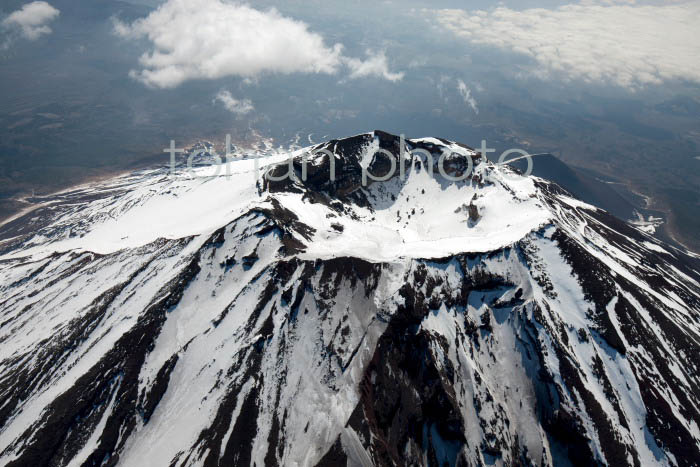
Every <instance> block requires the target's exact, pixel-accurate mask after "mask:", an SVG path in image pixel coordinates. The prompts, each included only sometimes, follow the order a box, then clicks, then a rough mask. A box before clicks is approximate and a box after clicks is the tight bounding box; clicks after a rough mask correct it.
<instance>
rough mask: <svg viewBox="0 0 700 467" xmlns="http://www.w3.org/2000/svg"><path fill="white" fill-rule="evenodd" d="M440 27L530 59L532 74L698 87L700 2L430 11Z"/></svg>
mask: <svg viewBox="0 0 700 467" xmlns="http://www.w3.org/2000/svg"><path fill="white" fill-rule="evenodd" d="M435 13H436V15H437V19H438V21H439V22H440V24H441V25H442V26H443V27H445V28H447V29H448V30H450V31H452V32H454V33H455V34H457V35H458V36H459V37H462V38H464V39H466V40H467V41H469V42H470V43H473V44H485V45H491V46H496V47H499V48H501V49H504V50H509V51H512V52H515V53H518V54H521V55H525V56H528V57H531V58H532V59H533V60H534V61H535V62H536V64H537V67H536V68H535V69H533V70H532V72H533V74H536V75H539V76H542V77H551V76H553V75H560V76H563V77H565V78H567V79H581V80H583V81H586V82H613V83H617V84H619V85H621V86H624V87H628V88H638V87H641V86H644V85H648V84H659V83H662V82H663V81H665V80H688V81H693V82H700V42H699V41H698V31H700V2H697V1H694V2H689V3H680V4H661V5H634V4H615V3H614V2H609V3H607V4H596V3H581V4H571V5H564V6H561V7H559V8H556V9H544V8H533V9H527V10H523V11H516V10H512V9H510V8H506V7H498V8H495V9H493V10H490V11H465V10H437V11H436V12H435Z"/></svg>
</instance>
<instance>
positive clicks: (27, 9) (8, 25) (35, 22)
mask: <svg viewBox="0 0 700 467" xmlns="http://www.w3.org/2000/svg"><path fill="white" fill-rule="evenodd" d="M59 14H60V11H59V10H57V9H56V8H54V7H52V6H51V5H50V4H48V3H46V2H31V3H27V4H26V5H23V6H22V8H20V9H19V10H16V11H13V12H12V13H10V15H9V16H8V17H7V18H5V19H4V20H3V21H2V26H3V29H16V30H18V31H19V33H20V35H21V36H22V37H24V38H25V39H28V40H30V41H34V40H37V39H38V38H39V37H41V36H43V35H45V34H50V33H51V28H50V27H49V26H48V23H50V22H51V21H53V20H55V19H56V18H57V17H58V15H59Z"/></svg>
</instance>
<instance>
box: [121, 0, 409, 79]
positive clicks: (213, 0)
mask: <svg viewBox="0 0 700 467" xmlns="http://www.w3.org/2000/svg"><path fill="white" fill-rule="evenodd" d="M115 32H116V33H117V34H118V35H120V36H122V37H126V38H144V37H145V38H146V39H148V40H149V41H150V42H151V44H152V50H150V51H148V52H146V53H144V54H143V55H142V56H141V58H140V63H141V66H142V67H143V69H141V70H138V71H132V72H131V75H132V77H134V78H136V79H138V80H140V81H142V82H143V83H145V84H147V85H149V86H154V87H160V88H172V87H176V86H178V85H180V84H182V83H183V82H185V81H188V80H192V79H218V78H222V77H226V76H240V77H243V78H255V77H256V76H258V75H260V74H263V73H283V74H289V73H326V74H335V73H337V72H338V70H339V69H340V68H341V67H343V66H346V67H348V68H349V69H350V72H351V74H354V75H355V77H360V76H370V75H374V76H382V77H384V78H386V79H392V80H395V79H396V77H397V75H396V74H393V73H390V72H389V71H388V69H387V68H386V58H385V57H384V58H383V61H382V57H383V55H377V56H372V57H370V59H369V64H368V65H365V64H364V63H365V62H362V61H360V60H356V59H351V58H347V57H344V56H343V54H342V51H343V46H342V44H334V45H332V46H329V45H326V43H325V41H324V39H323V37H322V36H321V35H319V34H317V33H314V32H311V31H310V30H309V28H308V26H307V25H306V24H305V23H303V22H301V21H297V20H294V19H291V18H287V17H284V16H282V15H281V14H280V13H279V12H277V11H276V10H274V9H272V10H268V11H260V10H256V9H254V8H251V7H249V6H247V5H240V4H234V3H230V2H229V1H227V0H168V1H166V2H165V3H164V4H162V5H161V6H160V7H159V8H158V9H157V10H155V11H154V12H152V13H151V14H149V15H148V16H146V17H145V18H141V19H138V20H136V21H135V22H134V23H132V24H124V23H122V22H119V21H115Z"/></svg>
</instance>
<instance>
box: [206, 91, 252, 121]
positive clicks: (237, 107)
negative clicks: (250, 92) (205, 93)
mask: <svg viewBox="0 0 700 467" xmlns="http://www.w3.org/2000/svg"><path fill="white" fill-rule="evenodd" d="M217 102H220V103H221V104H223V106H224V107H225V108H226V110H228V111H229V112H231V113H233V114H236V115H245V114H248V113H250V112H252V111H253V110H255V107H253V103H252V102H251V101H250V100H249V99H243V100H238V99H236V98H235V97H233V96H232V95H231V92H230V91H225V90H224V91H220V92H219V94H217V95H216V97H215V98H214V103H217Z"/></svg>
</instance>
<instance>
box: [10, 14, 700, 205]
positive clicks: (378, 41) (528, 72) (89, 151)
mask: <svg viewBox="0 0 700 467" xmlns="http://www.w3.org/2000/svg"><path fill="white" fill-rule="evenodd" d="M699 30H700V1H698V0H696V1H683V0H681V1H658V2H635V1H614V0H607V1H582V2H553V1H546V2H541V1H540V2H534V1H520V2H514V1H505V2H485V1H475V2H462V1H437V2H418V1H410V0H409V1H401V2H399V1H383V2H382V1H353V2H348V1H338V0H324V1H294V0H289V1H256V2H248V3H238V2H231V1H224V0H166V1H144V0H142V1H138V2H137V1H134V0H132V1H131V2H122V1H116V0H50V1H48V2H44V1H39V2H27V1H23V0H6V1H4V2H3V4H2V6H0V65H1V66H0V84H1V85H2V89H3V94H2V96H0V157H1V158H2V159H3V161H4V164H3V166H2V167H1V168H0V181H3V184H4V190H0V197H1V196H11V195H13V193H16V192H18V191H20V190H26V189H27V187H28V186H34V185H36V184H37V183H39V185H41V184H52V183H58V182H56V180H65V182H66V183H67V182H68V181H70V180H73V178H74V173H75V169H74V168H75V167H80V168H81V169H85V170H86V171H88V172H89V173H90V174H92V172H91V170H92V169H93V168H94V167H97V166H99V167H102V168H103V169H105V170H106V169H109V168H120V167H124V166H126V165H128V164H130V163H132V162H133V161H135V160H137V159H139V157H143V155H151V154H158V153H159V151H160V148H162V147H164V146H166V145H167V144H168V142H169V140H170V139H176V140H178V141H183V142H184V143H187V142H192V141H194V140H196V139H198V138H207V139H214V140H217V141H221V140H223V135H224V134H226V133H232V134H233V135H234V139H237V140H238V141H239V142H241V143H246V144H252V142H254V141H256V140H258V139H261V138H273V139H274V142H275V144H279V145H283V146H284V145H288V144H290V143H293V142H295V141H298V142H299V143H300V144H301V143H304V142H308V141H318V140H319V139H320V138H323V137H324V136H329V137H340V136H345V135H349V134H354V133H358V132H362V131H368V130H372V129H375V128H378V129H384V130H387V131H392V132H395V133H405V134H407V135H408V136H426V135H432V136H441V137H446V138H451V139H456V140H460V141H463V142H465V143H467V144H471V145H474V146H476V145H479V143H480V141H481V139H488V140H489V141H491V142H493V145H495V146H496V147H499V148H506V147H510V146H513V145H516V146H523V147H525V148H526V149H530V150H533V151H550V152H554V153H556V154H557V155H559V156H561V157H562V158H563V159H564V160H566V161H567V162H570V163H573V164H575V165H580V166H585V167H587V168H590V169H594V170H596V171H597V172H598V173H601V174H603V175H608V176H614V177H617V178H619V179H621V180H622V181H624V182H631V183H633V184H634V185H635V187H636V188H637V190H638V191H640V192H643V193H644V194H645V195H648V196H653V197H655V198H656V199H665V198H663V197H664V196H666V195H664V194H663V193H662V192H663V190H664V189H665V188H663V187H667V186H671V185H672V186H674V187H677V188H679V189H682V190H687V193H691V195H688V194H687V193H685V192H684V193H685V194H684V195H683V196H686V195H687V196H686V198H685V199H686V200H687V199H690V200H691V203H690V204H691V205H692V206H696V205H697V207H698V209H699V210H700V201H698V200H697V188H696V187H697V185H698V183H697V182H698V180H697V178H698V172H699V171H698V168H699V167H698V164H700V149H699V148H700V130H698V128H697V121H698V120H699V119H700V45H699V44H700V41H698V33H697V31H699ZM97 148H99V149H97ZM51 167H55V168H57V169H56V170H59V169H60V171H61V174H62V176H61V177H63V178H61V177H58V176H57V175H56V173H55V172H50V171H49V170H48V168H51ZM37 168H41V169H42V170H43V171H44V173H46V174H49V173H50V174H51V175H46V176H45V177H44V178H40V177H39V175H40V174H38V173H37V170H36V169H37ZM69 168H71V169H70V170H69ZM51 186H53V185H51ZM668 197H669V200H670V199H671V198H672V197H670V195H668ZM676 198H678V197H675V198H673V199H676ZM664 202H665V203H666V204H667V205H668V204H669V203H671V201H667V202H666V201H664ZM685 204H688V203H687V202H686V203H685ZM679 213H680V211H679ZM679 215H680V214H679ZM687 216H688V218H691V217H692V215H691V213H687Z"/></svg>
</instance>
